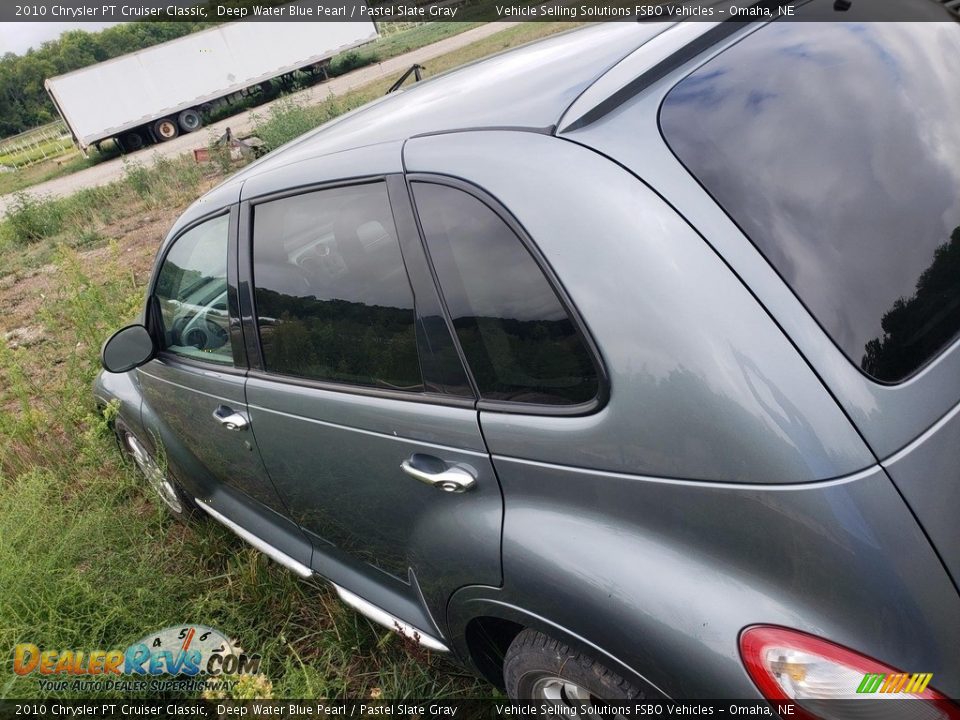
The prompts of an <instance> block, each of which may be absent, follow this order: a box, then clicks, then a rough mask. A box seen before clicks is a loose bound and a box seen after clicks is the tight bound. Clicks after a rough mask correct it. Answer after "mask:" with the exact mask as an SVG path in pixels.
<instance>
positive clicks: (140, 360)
mask: <svg viewBox="0 0 960 720" xmlns="http://www.w3.org/2000/svg"><path fill="white" fill-rule="evenodd" d="M156 354H157V346H156V345H155V344H154V342H153V338H152V337H150V333H149V332H148V331H147V328H145V327H144V326H143V325H127V327H125V328H123V329H122V330H117V331H116V332H115V333H114V334H113V335H111V336H110V339H109V340H107V341H106V342H105V343H104V344H103V348H102V349H101V350H100V364H101V365H103V369H104V370H106V371H107V372H112V373H124V372H127V371H128V370H133V369H134V368H136V367H140V366H141V365H143V364H144V363H146V362H149V361H150V360H153V358H154V356H155V355H156Z"/></svg>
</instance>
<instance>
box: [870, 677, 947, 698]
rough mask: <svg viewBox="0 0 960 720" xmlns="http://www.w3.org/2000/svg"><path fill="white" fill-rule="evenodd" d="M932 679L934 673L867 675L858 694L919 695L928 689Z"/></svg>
mask: <svg viewBox="0 0 960 720" xmlns="http://www.w3.org/2000/svg"><path fill="white" fill-rule="evenodd" d="M932 679H933V673H912V674H911V673H867V674H866V675H864V676H863V680H862V681H861V682H860V687H858V688H857V692H858V693H876V692H881V693H910V694H919V693H922V692H923V691H924V690H926V689H927V685H929V684H930V680H932Z"/></svg>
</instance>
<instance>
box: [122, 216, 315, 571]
mask: <svg viewBox="0 0 960 720" xmlns="http://www.w3.org/2000/svg"><path fill="white" fill-rule="evenodd" d="M236 219H237V210H236V207H235V206H234V207H233V208H232V209H225V210H223V211H222V212H219V213H216V214H214V215H213V216H208V217H206V218H203V219H202V220H200V221H198V222H195V223H192V224H190V225H188V226H187V227H186V228H185V229H184V230H183V231H182V232H181V233H179V234H178V235H177V237H175V238H174V239H173V240H172V241H171V243H170V244H169V245H168V246H167V249H166V252H165V253H164V255H163V257H162V260H161V262H160V263H159V264H158V266H157V270H156V272H155V277H154V279H153V282H152V286H151V292H150V296H149V297H150V299H149V301H148V308H149V311H148V324H149V326H150V330H151V332H152V333H153V335H154V337H155V338H157V340H158V343H159V346H160V350H159V353H158V354H157V357H156V358H155V359H154V360H152V361H150V362H149V363H147V364H146V365H145V366H143V367H141V368H139V369H138V370H137V377H138V380H139V383H140V387H141V388H142V391H143V399H144V402H143V406H142V410H141V413H142V417H143V424H144V427H145V428H146V429H147V431H148V436H149V437H147V438H144V439H145V441H146V442H148V443H150V444H151V445H153V450H154V452H155V453H156V455H157V456H158V457H160V458H162V459H163V461H164V462H166V463H167V465H168V466H169V469H170V471H171V472H173V474H174V475H175V476H176V477H177V479H178V480H179V481H180V483H181V484H182V485H183V486H184V487H185V489H186V490H187V492H189V493H190V494H191V495H192V496H193V497H195V498H198V499H199V500H200V502H199V505H200V507H201V508H203V509H204V510H207V511H208V512H211V514H214V515H217V516H219V517H220V518H221V519H222V518H223V517H226V518H227V519H229V520H230V521H231V522H233V523H235V524H237V525H239V526H240V527H241V528H244V529H246V530H248V531H250V532H253V533H254V534H255V535H257V536H258V537H265V538H269V540H270V541H271V542H272V544H273V545H275V546H276V547H277V548H278V549H280V550H281V551H282V552H283V553H285V554H286V555H288V556H289V557H292V558H294V559H296V560H297V562H299V563H302V564H305V563H307V562H309V558H310V546H309V543H307V542H306V539H305V537H304V536H303V534H302V533H301V532H300V531H299V530H298V529H297V527H296V526H295V525H294V524H293V523H291V522H290V521H289V520H288V519H286V518H285V517H284V512H283V506H282V503H281V502H280V499H279V496H278V495H277V492H276V490H275V489H274V488H273V486H272V484H271V483H270V481H269V478H268V477H267V475H266V473H265V471H264V468H263V464H262V462H261V460H260V455H259V453H258V452H257V449H256V446H255V444H254V440H253V434H252V430H251V428H250V418H249V415H248V412H247V403H246V398H245V390H244V384H245V380H246V358H245V354H244V348H243V343H242V340H241V337H240V334H239V333H238V332H236V330H235V329H233V328H232V326H231V319H234V320H235V319H236V318H237V307H238V306H237V301H236V292H237V291H236V271H235V268H236V263H235V258H236V254H235V250H234V251H233V253H231V238H233V239H234V240H233V242H235V236H236ZM231 254H232V255H233V257H234V262H232V263H231V262H229V260H228V258H229V257H230V256H231ZM233 327H234V328H236V327H238V326H237V324H236V323H233Z"/></svg>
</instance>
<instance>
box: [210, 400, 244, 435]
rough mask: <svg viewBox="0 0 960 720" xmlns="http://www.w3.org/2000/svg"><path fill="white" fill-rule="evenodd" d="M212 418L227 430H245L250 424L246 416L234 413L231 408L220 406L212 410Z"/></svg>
mask: <svg viewBox="0 0 960 720" xmlns="http://www.w3.org/2000/svg"><path fill="white" fill-rule="evenodd" d="M213 417H214V418H215V419H216V420H219V421H220V424H221V425H223V426H224V427H225V428H226V429H227V430H246V429H247V426H248V425H249V424H250V421H249V420H247V416H246V415H244V414H243V413H239V412H236V411H234V410H233V408H228V407H227V406H226V405H221V406H220V407H218V408H217V409H216V410H214V411H213Z"/></svg>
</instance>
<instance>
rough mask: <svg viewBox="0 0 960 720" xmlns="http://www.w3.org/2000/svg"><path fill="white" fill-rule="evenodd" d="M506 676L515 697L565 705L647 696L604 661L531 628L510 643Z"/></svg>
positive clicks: (571, 705) (505, 680)
mask: <svg viewBox="0 0 960 720" xmlns="http://www.w3.org/2000/svg"><path fill="white" fill-rule="evenodd" d="M503 680H504V684H505V685H506V689H507V694H508V695H509V696H510V697H511V698H512V699H514V700H528V699H529V700H537V701H540V702H544V703H553V704H554V705H558V706H564V707H565V708H577V707H579V706H581V705H584V704H593V705H597V704H599V703H600V702H601V701H602V700H633V699H642V698H644V693H643V690H642V689H641V688H639V687H637V686H636V685H634V684H633V683H631V682H630V681H629V680H625V679H624V678H622V677H621V676H620V675H618V674H616V673H615V672H613V671H612V670H609V669H607V667H606V666H604V665H603V664H601V663H599V662H597V661H595V660H593V659H592V658H589V657H587V656H586V655H584V654H582V653H579V652H577V651H575V650H571V649H570V648H569V647H567V646H566V645H564V644H563V643H561V642H559V641H558V640H554V639H553V638H551V637H548V636H547V635H544V634H543V633H541V632H537V631H536V630H530V629H527V630H523V631H522V632H521V633H520V634H519V635H517V637H516V638H514V640H513V642H512V643H510V647H509V648H508V649H507V653H506V656H505V658H504V663H503ZM564 716H570V717H579V716H580V713H579V712H576V711H569V712H567V713H564ZM588 717H596V716H595V715H588Z"/></svg>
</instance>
